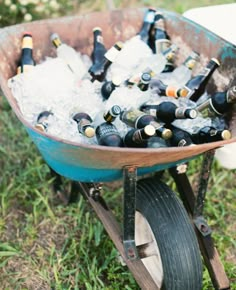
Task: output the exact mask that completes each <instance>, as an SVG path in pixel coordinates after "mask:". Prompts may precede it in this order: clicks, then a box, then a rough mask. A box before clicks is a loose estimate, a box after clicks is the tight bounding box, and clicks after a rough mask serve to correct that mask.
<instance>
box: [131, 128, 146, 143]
mask: <svg viewBox="0 0 236 290" xmlns="http://www.w3.org/2000/svg"><path fill="white" fill-rule="evenodd" d="M142 140H143V138H142V135H141V131H140V130H137V131H135V132H134V134H133V136H132V141H133V142H134V143H141V142H142Z"/></svg>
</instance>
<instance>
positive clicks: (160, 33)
mask: <svg viewBox="0 0 236 290" xmlns="http://www.w3.org/2000/svg"><path fill="white" fill-rule="evenodd" d="M154 40H155V53H163V52H164V51H166V50H167V49H168V48H169V47H170V45H171V41H170V37H169V35H168V33H167V31H166V27H165V18H164V16H163V14H162V13H161V12H159V11H157V12H156V13H155V17H154Z"/></svg>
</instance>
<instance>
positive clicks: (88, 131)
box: [84, 126, 95, 138]
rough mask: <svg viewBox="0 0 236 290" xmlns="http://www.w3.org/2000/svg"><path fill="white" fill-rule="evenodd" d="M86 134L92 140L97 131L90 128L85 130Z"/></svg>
mask: <svg viewBox="0 0 236 290" xmlns="http://www.w3.org/2000/svg"><path fill="white" fill-rule="evenodd" d="M84 134H85V136H86V137H88V138H92V137H93V136H94V135H95V129H94V128H93V127H90V126H88V127H87V128H86V129H85V130H84Z"/></svg>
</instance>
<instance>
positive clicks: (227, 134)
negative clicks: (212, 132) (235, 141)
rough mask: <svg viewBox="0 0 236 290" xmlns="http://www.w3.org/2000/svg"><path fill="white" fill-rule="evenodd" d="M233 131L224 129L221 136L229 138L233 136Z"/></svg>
mask: <svg viewBox="0 0 236 290" xmlns="http://www.w3.org/2000/svg"><path fill="white" fill-rule="evenodd" d="M231 136H232V135H231V132H230V131H229V130H223V131H222V133H221V137H222V139H223V140H229V139H230V138H231Z"/></svg>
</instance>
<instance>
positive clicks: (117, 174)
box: [0, 8, 236, 182]
mask: <svg viewBox="0 0 236 290" xmlns="http://www.w3.org/2000/svg"><path fill="white" fill-rule="evenodd" d="M145 10H146V9H143V8H132V9H125V10H114V11H111V12H94V13H91V14H88V15H79V16H72V17H63V18H58V19H50V20H41V21H35V22H31V23H24V24H20V25H15V26H10V27H6V28H3V29H1V30H0V85H1V88H2V90H3V93H4V95H5V96H6V98H7V100H8V102H9V104H10V105H11V107H12V109H13V110H14V112H15V114H16V116H17V117H18V119H19V120H20V121H21V122H22V124H23V125H24V127H25V128H26V130H27V132H28V134H29V135H30V137H31V138H32V140H33V142H34V143H35V144H36V146H37V148H38V149H39V151H40V152H41V154H42V156H43V158H44V159H45V161H46V162H47V164H48V165H49V166H50V167H51V168H52V169H53V170H55V171H56V172H57V173H58V174H60V175H62V176H65V177H67V178H69V179H72V180H77V181H82V182H98V181H103V182H106V181H113V180H116V179H119V178H121V177H122V169H123V168H124V167H125V166H135V167H137V168H138V174H144V173H148V172H154V171H158V170H162V169H166V168H170V167H172V166H174V165H176V164H178V163H181V162H184V161H186V160H189V159H191V158H195V157H196V156H199V155H200V154H202V153H203V152H206V151H208V150H211V149H215V148H218V147H220V146H223V145H225V144H228V143H231V142H235V141H236V122H234V121H236V109H234V110H233V112H232V114H230V129H231V132H232V136H233V138H232V139H230V140H227V141H219V142H213V143H208V144H201V145H196V146H193V147H192V146H190V147H184V148H177V147H172V148H157V149H151V148H148V149H147V148H144V149H141V148H138V149H136V148H114V147H111V148H110V147H104V146H98V145H84V144H78V143H73V142H70V140H62V139H60V138H59V137H56V136H50V135H47V134H45V133H42V132H39V131H37V130H36V129H35V128H34V127H33V126H32V125H31V124H29V123H28V122H27V121H25V119H24V117H23V116H22V113H21V111H20V109H19V107H18V104H17V102H16V101H15V99H14V97H13V95H12V93H11V91H10V89H9V88H8V86H7V80H8V79H9V78H11V77H12V76H14V75H15V72H16V67H17V62H18V60H19V58H20V54H21V45H20V41H21V36H22V33H23V32H24V31H31V32H32V34H33V38H34V57H35V59H36V62H37V63H40V62H41V61H42V60H44V58H45V56H51V57H55V49H54V48H53V46H52V44H51V41H50V35H51V33H53V32H57V33H58V34H59V35H60V36H61V38H62V39H63V40H64V41H65V42H66V43H68V44H69V45H71V46H73V47H74V48H75V49H76V50H78V51H81V52H82V53H86V54H88V55H91V51H92V45H93V35H92V29H93V28H94V27H95V26H98V25H99V26H100V27H101V28H102V29H103V31H104V41H105V44H106V46H107V47H111V46H112V45H113V44H114V42H115V41H118V40H122V41H125V40H126V39H129V38H130V37H132V36H133V35H135V34H136V33H137V32H138V30H139V28H140V27H141V23H142V19H143V15H144V12H145ZM163 13H164V15H165V18H166V27H167V32H168V34H169V35H170V37H171V40H172V42H173V43H176V44H177V45H178V46H179V47H180V54H179V56H178V58H177V64H180V63H181V62H182V61H183V60H184V58H185V57H186V56H187V54H188V53H189V52H190V51H191V50H192V49H194V50H196V51H198V52H199V53H200V56H201V57H200V59H201V64H202V65H204V64H206V62H207V61H208V60H209V59H210V58H211V57H216V58H218V59H219V61H220V63H221V66H220V68H219V69H218V71H217V72H216V73H214V75H213V77H212V80H211V81H210V83H209V85H208V86H207V91H208V92H214V91H216V90H224V89H225V87H226V86H227V85H229V83H230V84H234V83H235V79H234V76H235V75H236V47H235V46H234V45H233V44H231V43H229V42H227V41H225V40H223V39H222V38H220V37H219V36H217V35H215V34H214V33H211V32H210V31H208V30H207V29H205V28H203V27H201V26H200V25H198V24H195V23H194V22H192V21H191V20H188V19H187V18H185V17H183V16H180V15H178V14H176V13H173V12H169V11H166V10H163Z"/></svg>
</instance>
